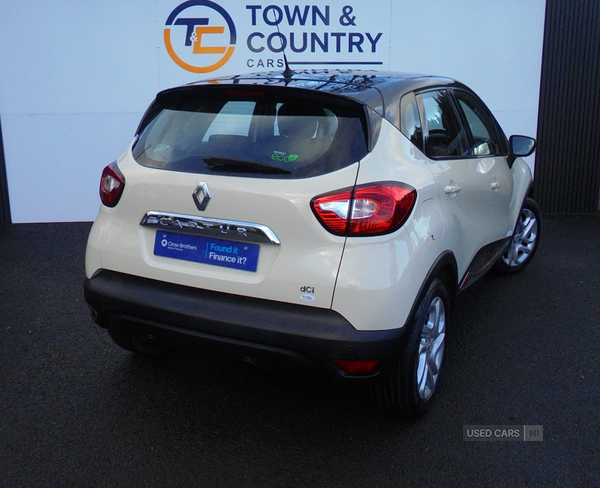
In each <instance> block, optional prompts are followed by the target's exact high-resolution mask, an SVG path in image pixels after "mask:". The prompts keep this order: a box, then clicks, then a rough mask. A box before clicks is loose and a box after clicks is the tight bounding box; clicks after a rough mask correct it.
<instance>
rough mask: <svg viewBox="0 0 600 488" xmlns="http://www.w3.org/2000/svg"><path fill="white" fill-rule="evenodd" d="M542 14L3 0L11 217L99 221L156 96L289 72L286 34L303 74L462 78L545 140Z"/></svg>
mask: <svg viewBox="0 0 600 488" xmlns="http://www.w3.org/2000/svg"><path fill="white" fill-rule="evenodd" d="M315 4H318V5H315ZM544 12H545V0H527V1H526V2H523V1H522V0H503V1H502V2H500V1H498V0H453V1H452V2H450V1H448V0H370V1H367V0H343V1H338V0H330V1H327V0H325V1H324V2H322V1H321V2H312V3H302V2H298V3H293V2H280V1H277V0H268V1H267V2H261V1H260V0H259V1H252V2H247V3H242V2H240V1H239V0H215V1H214V2H213V1H210V0H191V1H187V2H186V1H182V0H106V1H103V2H82V1H80V0H62V1H57V2H47V1H44V0H20V1H18V2H12V1H11V2H9V1H3V2H0V22H1V27H0V119H1V121H2V129H3V139H4V149H5V158H6V171H7V178H8V190H9V199H10V204H11V214H12V220H13V222H15V223H19V222H57V221H87V220H93V219H94V218H95V216H96V213H97V210H98V206H99V204H100V203H99V197H98V184H99V178H100V173H101V171H102V168H103V167H104V166H105V165H106V164H108V163H110V162H111V161H113V160H115V159H117V158H118V157H119V156H120V155H121V154H122V153H123V152H124V151H125V149H126V147H127V146H128V144H129V143H130V142H131V139H132V137H133V134H134V132H135V129H136V127H137V124H138V122H139V119H140V118H141V116H142V114H143V112H144V111H145V109H146V107H147V106H148V104H149V103H150V102H151V101H152V99H153V98H154V95H155V94H156V92H157V91H159V90H161V89H164V88H167V87H169V86H174V85H178V84H182V83H187V82H191V81H195V80H198V79H201V78H205V77H211V76H220V75H229V74H235V73H246V72H252V71H262V70H272V69H279V66H281V59H282V55H281V53H280V52H279V51H280V46H281V40H282V38H284V39H285V40H284V42H286V43H287V49H286V53H287V57H288V60H289V61H290V62H291V63H293V65H292V67H293V68H294V69H297V70H298V69H308V68H321V69H327V68H330V69H331V68H344V67H354V68H361V69H383V70H394V71H409V72H420V73H428V74H439V75H445V76H450V77H453V78H456V79H458V80H460V81H462V82H464V83H466V84H467V85H469V86H471V87H472V88H473V89H474V90H475V91H476V92H477V93H478V94H479V95H481V97H482V98H483V99H484V101H486V103H487V104H488V106H489V107H490V108H491V109H492V111H493V112H494V113H495V115H496V116H497V117H498V119H499V121H500V123H501V124H502V125H503V127H504V129H505V131H506V132H507V134H513V133H521V134H528V135H533V136H535V134H536V127H537V110H538V98H539V84H540V70H541V57H542V41H543V29H544ZM190 19H191V20H190ZM275 24H278V26H279V29H280V33H281V34H280V35H278V34H275V33H276V32H277V26H276V25H275ZM232 27H233V29H232ZM232 30H234V31H235V39H232V34H233V32H232ZM190 32H191V33H192V34H193V35H195V37H194V39H193V42H188V44H190V45H189V46H186V42H185V41H186V37H189V36H188V34H190ZM167 37H168V40H169V41H170V44H171V48H172V54H173V55H170V54H169V53H168V50H167V47H166V38H167ZM232 40H233V41H234V42H232ZM207 48H208V49H209V51H210V50H212V51H216V52H215V53H214V54H211V53H210V52H207V51H206V50H207ZM195 49H196V50H199V52H198V53H196V54H194V50H195ZM227 52H231V56H230V58H226V55H227ZM219 62H220V63H221V64H222V66H221V67H219V68H218V69H212V68H211V66H215V65H218V63H219ZM185 65H188V66H187V69H185V68H183V67H181V66H185ZM190 67H191V68H192V69H195V70H196V71H199V72H192V71H190V70H189V69H190ZM207 70H208V71H207ZM201 71H206V72H204V73H203V72H201ZM530 164H532V165H533V159H532V160H531V161H530Z"/></svg>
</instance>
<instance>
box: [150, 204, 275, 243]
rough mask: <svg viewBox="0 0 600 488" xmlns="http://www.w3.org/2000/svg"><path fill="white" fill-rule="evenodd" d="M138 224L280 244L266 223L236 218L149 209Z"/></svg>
mask: <svg viewBox="0 0 600 488" xmlns="http://www.w3.org/2000/svg"><path fill="white" fill-rule="evenodd" d="M140 225H143V226H144V227H155V228H160V229H165V230H176V231H177V232H183V233H186V234H195V235H201V236H206V237H216V238H220V239H229V240H235V241H243V242H255V243H258V244H275V245H279V244H281V242H280V241H279V238H278V237H277V236H276V235H275V233H274V232H273V231H272V230H271V229H269V228H268V227H267V226H266V225H262V224H253V223H250V222H239V221H236V220H221V219H209V218H206V217H197V216H195V215H183V214H175V213H167V212H155V211H150V212H146V215H144V217H143V218H142V220H141V222H140Z"/></svg>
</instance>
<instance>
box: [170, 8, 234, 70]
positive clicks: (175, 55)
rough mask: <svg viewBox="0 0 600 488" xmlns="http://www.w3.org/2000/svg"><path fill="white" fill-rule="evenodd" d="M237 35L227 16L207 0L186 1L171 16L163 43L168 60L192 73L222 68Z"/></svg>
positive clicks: (231, 51)
mask: <svg viewBox="0 0 600 488" xmlns="http://www.w3.org/2000/svg"><path fill="white" fill-rule="evenodd" d="M236 39H237V35H236V32H235V25H234V23H233V20H232V19H231V17H230V16H229V14H228V13H227V12H226V11H225V9H223V7H221V6H220V5H217V4H216V3H214V2H211V1H210V0H190V1H188V2H184V3H182V4H181V5H179V6H178V7H177V8H175V10H173V11H172V12H171V15H169V18H168V19H167V23H166V25H165V30H164V42H165V47H166V48H167V52H168V53H169V56H171V59H173V61H175V63H177V65H178V66H180V67H181V68H183V69H185V70H187V71H191V72H192V73H209V72H211V71H215V70H217V69H219V68H221V67H223V66H224V65H225V64H226V63H227V61H229V59H230V58H231V56H232V55H233V51H234V49H235V43H236Z"/></svg>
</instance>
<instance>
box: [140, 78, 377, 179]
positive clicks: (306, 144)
mask: <svg viewBox="0 0 600 488" xmlns="http://www.w3.org/2000/svg"><path fill="white" fill-rule="evenodd" d="M195 88H196V89H195V90H191V89H187V90H182V91H181V93H179V92H173V93H169V94H168V95H167V96H163V97H162V98H161V97H160V96H159V98H158V99H157V101H156V102H155V106H153V107H152V108H151V109H150V111H149V114H148V115H147V116H146V119H145V120H144V121H142V124H141V127H142V130H141V132H140V134H139V136H138V138H137V140H136V142H135V144H134V147H133V156H134V158H135V159H136V161H137V162H138V163H139V164H142V165H144V166H148V167H152V168H160V169H165V170H170V171H184V172H190V173H204V174H205V173H221V174H226V175H240V174H245V175H249V176H261V177H280V178H285V177H292V178H303V177H309V176H317V175H320V174H325V173H329V172H332V171H335V170H338V169H341V168H343V167H345V166H348V165H350V164H353V163H355V162H357V161H359V160H360V159H362V158H363V157H364V156H365V155H366V153H367V143H366V130H365V128H366V121H365V112H364V110H363V107H362V106H361V105H359V104H357V103H355V102H351V101H346V100H344V99H337V98H336V97H330V96H322V95H320V94H319V95H318V96H315V95H314V94H312V93H306V92H305V91H303V90H294V89H286V90H281V89H278V90H269V89H263V87H261V88H260V89H255V88H252V89H247V90H246V89H244V88H241V89H240V88H235V89H223V88H222V87H195Z"/></svg>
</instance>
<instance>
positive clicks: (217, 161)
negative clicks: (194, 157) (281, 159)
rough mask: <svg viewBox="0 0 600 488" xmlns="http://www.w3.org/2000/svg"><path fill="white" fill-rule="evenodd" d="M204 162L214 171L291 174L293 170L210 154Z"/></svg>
mask: <svg viewBox="0 0 600 488" xmlns="http://www.w3.org/2000/svg"><path fill="white" fill-rule="evenodd" d="M204 164H205V165H206V167H207V168H208V169H210V170H212V171H233V172H239V173H270V174H282V175H289V174H290V173H291V171H289V170H287V169H283V168H278V167H277V166H271V165H268V164H263V163H258V162H256V161H246V160H244V159H235V158H219V157H213V156H208V157H206V158H204Z"/></svg>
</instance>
